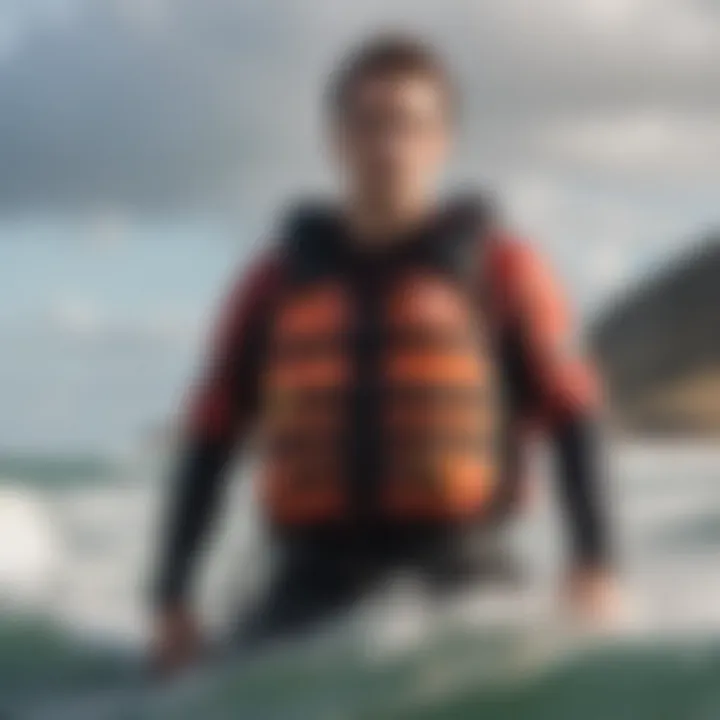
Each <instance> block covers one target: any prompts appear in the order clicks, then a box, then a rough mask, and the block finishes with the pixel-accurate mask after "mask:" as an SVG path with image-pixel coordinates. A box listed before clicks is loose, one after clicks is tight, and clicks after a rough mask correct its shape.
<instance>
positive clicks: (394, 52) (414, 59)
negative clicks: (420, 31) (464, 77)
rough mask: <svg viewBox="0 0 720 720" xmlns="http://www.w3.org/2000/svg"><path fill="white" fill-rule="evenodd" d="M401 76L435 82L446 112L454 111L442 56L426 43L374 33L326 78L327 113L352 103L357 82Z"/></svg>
mask: <svg viewBox="0 0 720 720" xmlns="http://www.w3.org/2000/svg"><path fill="white" fill-rule="evenodd" d="M403 75H405V76H413V77H418V78H424V79H426V80H428V81H429V82H431V83H433V84H434V85H436V86H437V88H438V91H439V93H440V94H441V95H442V96H443V99H444V101H445V103H446V105H447V109H448V111H449V113H450V114H451V115H453V114H454V113H455V111H456V109H457V107H456V106H457V98H456V92H455V87H454V83H453V80H452V78H451V75H450V72H449V70H448V67H447V65H446V64H445V61H444V60H443V58H441V56H440V54H439V53H438V52H437V51H436V50H435V49H434V48H433V47H432V46H431V45H430V44H428V43H427V42H424V41H423V40H421V39H419V38H416V37H412V36H409V35H399V34H392V35H379V36H375V37H373V38H371V39H369V40H367V41H365V42H364V43H362V44H361V45H360V46H359V47H357V48H355V50H354V51H352V52H351V53H350V54H349V55H348V56H346V58H345V60H344V61H343V62H341V64H340V66H339V68H338V69H337V70H336V72H335V73H333V75H332V76H331V78H330V83H329V86H328V89H327V95H326V101H327V109H328V111H329V113H330V115H331V116H333V117H335V118H337V117H341V116H342V115H344V114H345V113H346V112H347V110H348V109H349V107H350V106H351V105H352V100H353V94H354V93H355V91H356V90H357V88H358V86H359V85H361V84H362V83H364V82H366V81H367V80H373V79H382V78H387V77H392V76H403Z"/></svg>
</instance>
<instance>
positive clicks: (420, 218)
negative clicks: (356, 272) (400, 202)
mask: <svg viewBox="0 0 720 720" xmlns="http://www.w3.org/2000/svg"><path fill="white" fill-rule="evenodd" d="M434 211H435V204H434V203H433V202H432V201H430V200H427V199H425V200H422V201H419V202H414V203H408V204H407V205H405V206H404V207H394V208H391V207H387V206H386V207H384V208H379V207H378V206H377V205H372V204H369V203H362V202H351V203H349V204H348V205H347V207H346V217H347V222H348V225H349V227H350V232H351V236H352V237H353V238H354V239H355V240H356V242H357V243H358V244H359V245H363V246H366V247H369V248H372V247H384V246H387V245H389V244H392V243H393V242H397V241H399V240H400V239H401V238H403V237H407V236H408V235H410V234H411V233H412V232H413V231H414V230H415V229H417V228H418V227H420V226H422V225H423V224H424V223H425V222H427V219H428V217H430V216H431V215H432V214H433V212H434Z"/></svg>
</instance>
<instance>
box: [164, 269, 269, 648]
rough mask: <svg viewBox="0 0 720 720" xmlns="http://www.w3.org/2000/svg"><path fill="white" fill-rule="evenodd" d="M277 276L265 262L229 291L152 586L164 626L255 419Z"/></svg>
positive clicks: (194, 405)
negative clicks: (235, 456)
mask: <svg viewBox="0 0 720 720" xmlns="http://www.w3.org/2000/svg"><path fill="white" fill-rule="evenodd" d="M279 275H280V269H279V263H278V262H277V261H276V260H275V258H274V256H269V257H266V258H263V259H261V261H259V262H258V263H257V264H256V265H255V266H254V267H253V268H252V269H251V271H250V272H249V273H247V274H246V276H245V277H243V278H242V279H241V281H240V282H239V283H238V285H237V286H236V288H235V289H234V290H233V292H232V293H231V295H230V297H229V300H228V302H227V304H226V307H225V310H224V312H223V314H222V316H221V319H220V322H219V323H218V327H217V329H216V331H215V334H214V338H213V340H212V342H211V351H210V356H209V362H208V363H207V367H206V369H205V372H204V376H203V377H202V380H201V382H200V383H199V384H198V385H197V389H196V390H195V392H194V395H193V396H192V397H191V400H190V406H189V413H188V421H187V428H186V430H185V433H184V436H185V439H184V442H183V446H182V449H181V452H180V457H179V464H178V466H177V469H176V471H175V477H174V482H173V483H172V488H173V489H172V496H171V500H170V505H169V512H168V518H167V522H166V529H165V538H164V542H163V552H162V555H161V561H160V567H159V572H158V576H157V578H156V584H155V601H156V604H157V606H158V608H159V610H160V615H161V618H163V619H165V620H168V619H171V618H172V617H173V616H174V615H177V614H178V612H179V609H181V608H183V607H184V605H185V601H186V598H185V596H186V593H187V586H188V584H189V579H190V576H191V571H192V565H193V558H194V557H195V555H196V553H197V549H198V547H199V545H200V543H201V541H202V539H203V537H204V535H205V533H206V531H207V530H208V528H209V526H210V524H211V522H212V520H213V517H214V513H215V510H216V507H217V502H218V498H219V496H220V493H221V490H222V486H223V484H224V481H225V479H226V473H225V469H226V467H227V465H228V462H229V460H230V458H231V456H232V454H233V452H234V450H235V449H236V447H237V445H238V444H239V443H240V442H241V441H242V439H243V438H244V437H245V436H246V435H247V433H248V431H249V430H250V429H251V426H252V423H253V420H254V417H255V414H256V410H257V403H258V384H259V383H258V376H259V371H260V363H261V356H262V347H263V337H264V332H265V329H266V327H267V325H268V322H269V313H270V312H271V309H272V304H273V298H274V296H275V293H276V287H277V285H278V283H279ZM165 624H167V623H165ZM168 632H170V631H168ZM162 633H163V630H161V634H162Z"/></svg>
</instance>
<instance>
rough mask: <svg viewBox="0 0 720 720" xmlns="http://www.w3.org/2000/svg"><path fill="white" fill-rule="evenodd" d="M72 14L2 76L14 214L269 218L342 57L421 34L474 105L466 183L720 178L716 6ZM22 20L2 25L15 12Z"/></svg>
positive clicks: (137, 7)
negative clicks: (388, 28)
mask: <svg viewBox="0 0 720 720" xmlns="http://www.w3.org/2000/svg"><path fill="white" fill-rule="evenodd" d="M34 3H35V4H36V5H37V6H38V7H41V6H43V3H39V0H34ZM31 5H33V3H31ZM44 5H45V6H47V3H45V4H44ZM388 5H389V6H390V7H389V8H388ZM64 6H65V8H66V10H65V14H64V15H63V21H62V22H59V21H57V18H56V21H55V22H47V21H45V22H41V20H40V19H39V18H41V17H42V16H41V15H40V14H39V13H38V12H35V14H34V15H33V14H31V15H28V14H27V12H25V16H24V20H23V22H24V26H23V30H22V33H19V32H18V33H15V40H14V42H13V44H12V46H13V48H14V49H13V51H12V52H9V53H7V54H6V56H5V58H4V60H3V61H2V62H0V107H2V112H0V157H2V168H3V172H2V173H0V209H3V210H4V211H5V212H11V211H17V210H41V211H52V210H81V211H86V210H93V209H95V208H98V207H100V208H102V207H105V206H111V207H120V208H126V209H128V210H129V211H132V212H139V211H177V210H178V209H180V210H183V209H188V208H196V209H208V208H213V207H214V206H216V205H217V204H220V205H226V206H227V205H229V204H231V203H233V202H235V201H236V199H237V198H241V199H242V203H243V204H241V205H240V208H242V207H244V206H247V207H248V208H255V209H257V208H258V206H262V205H264V204H269V203H270V202H272V201H273V200H275V199H276V198H277V196H278V194H279V193H280V192H281V191H282V190H283V189H285V188H287V187H291V186H292V185H293V184H295V183H297V182H300V181H302V180H303V179H304V178H307V177H310V178H311V179H316V178H319V177H321V176H322V170H321V163H320V162H319V153H318V152H317V150H318V144H319V143H318V138H317V120H318V117H317V97H318V94H319V89H320V86H321V83H322V81H323V75H324V71H325V70H326V69H327V68H328V67H330V64H331V62H332V60H333V58H335V57H336V55H337V53H338V51H339V49H340V48H342V47H343V46H344V45H345V44H346V43H347V42H349V41H351V40H352V39H355V38H357V37H358V36H360V35H361V34H362V33H363V32H364V31H367V30H369V29H371V28H378V27H381V26H384V25H387V24H391V25H394V26H400V25H403V26H409V27H417V28H418V29H419V30H420V31H423V32H425V33H426V34H427V35H429V36H430V37H433V38H436V39H437V41H438V44H439V45H441V46H442V47H444V48H445V49H446V51H447V52H448V54H449V56H450V57H451V59H452V61H453V62H454V64H455V66H456V68H457V70H458V73H459V75H460V76H461V78H462V80H463V85H464V87H465V88H466V91H467V97H468V102H467V105H468V108H467V115H468V117H467V120H466V138H465V144H466V147H467V148H468V149H469V152H466V153H464V157H465V158H466V160H467V161H466V166H467V167H466V168H465V170H466V171H467V172H474V171H476V170H477V169H478V168H482V169H483V170H484V171H486V172H489V173H500V174H501V175H502V174H504V175H511V174H512V175H523V174H525V173H526V172H528V170H529V169H532V170H533V171H534V170H535V169H536V168H537V167H538V166H539V167H542V168H543V171H544V172H547V173H549V174H558V173H559V174H561V175H562V174H568V173H572V172H577V171H578V167H579V169H580V170H581V171H582V170H589V171H590V172H593V173H596V174H597V175H598V176H603V177H608V178H611V179H615V180H622V179H623V178H625V177H629V176H633V175H634V176H636V177H637V176H639V177H640V178H641V179H642V176H643V169H644V168H645V169H646V170H647V172H645V176H646V179H648V181H655V180H657V178H658V176H659V174H660V175H661V174H662V173H665V174H666V175H667V176H668V179H669V180H671V179H672V176H673V172H674V170H675V169H676V168H678V169H679V170H680V171H681V179H682V181H683V182H685V183H688V182H690V183H692V182H695V181H697V182H698V183H701V182H702V183H706V182H707V181H708V173H717V172H718V171H717V169H716V168H717V166H718V164H717V163H716V164H715V166H714V167H715V169H710V170H709V169H708V168H709V167H710V164H709V163H704V162H703V160H704V158H703V154H702V152H701V151H700V153H699V152H698V148H702V147H703V138H704V137H705V136H707V138H708V143H709V146H710V147H711V148H712V149H717V145H718V142H719V140H718V133H717V130H716V129H715V128H716V127H717V126H718V125H719V124H720V123H718V120H720V18H719V16H718V10H717V7H716V6H715V5H713V4H712V3H710V2H703V1H702V0H683V1H681V0H623V2H620V1H619V0H588V1H587V2H584V3H576V2H570V1H569V0H549V1H548V2H545V3H542V4H532V5H530V4H528V3H525V2H522V3H521V2H519V1H518V0H509V1H507V2H496V1H493V0H476V1H475V2H464V1H463V0H413V1H412V2H410V0H396V2H394V3H387V2H379V1H377V0H368V1H366V2H363V3H357V2H355V1H354V0H335V1H334V2H332V3H328V2H323V1H321V0H296V1H295V2H289V1H288V2H280V1H279V0H264V1H263V2H259V1H257V0H245V2H240V3H239V2H231V1H230V0H206V1H205V2H203V3H197V2H193V1H192V0H176V1H175V2H170V0H164V1H163V0H146V2H140V1H139V0H134V1H133V2H130V1H129V0H98V1H97V2H80V1H79V0H76V1H75V2H71V0H67V2H66V3H65V4H64ZM12 7H13V6H12V4H10V5H9V7H8V9H7V10H4V11H3V12H4V13H5V17H6V18H13V17H15V18H17V17H19V16H20V14H21V13H20V11H19V10H17V9H16V11H15V13H14V14H13V11H12ZM19 7H22V6H21V5H19V4H18V5H17V8H19ZM56 14H57V8H56ZM6 24H7V23H6ZM642 122H645V123H646V126H645V127H649V128H651V131H650V135H652V128H656V136H655V145H653V144H652V142H651V143H650V144H649V145H646V147H645V148H644V150H643V151H642V152H640V153H639V154H638V155H637V157H636V158H635V162H634V166H633V157H632V156H633V148H634V146H635V145H637V143H636V142H634V136H633V132H636V133H637V132H638V131H637V129H636V130H635V131H633V127H635V128H637V127H640V132H642V128H643V126H642V124H641V123H642ZM638 123H640V125H638ZM657 128H660V130H659V131H657ZM688 129H690V132H688ZM594 138H597V139H598V144H597V147H595V143H594ZM606 148H609V150H606ZM688 157H690V160H688ZM712 177H713V178H714V179H717V176H716V175H714V174H713V176H712Z"/></svg>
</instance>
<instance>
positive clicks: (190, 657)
mask: <svg viewBox="0 0 720 720" xmlns="http://www.w3.org/2000/svg"><path fill="white" fill-rule="evenodd" d="M201 647H202V642H201V637H200V630H199V627H198V624H197V621H196V620H195V617H194V616H193V614H192V613H191V612H190V611H189V610H188V609H187V608H184V607H182V606H177V607H172V608H165V609H163V610H162V611H161V612H160V615H159V616H158V618H157V620H156V625H155V636H154V638H153V646H152V649H151V656H152V657H151V660H152V663H153V667H154V669H155V671H156V672H157V673H158V674H159V675H161V676H168V675H172V674H175V673H177V672H179V671H180V670H183V669H184V668H186V667H188V666H189V665H191V664H192V663H193V662H194V661H195V660H196V659H197V658H198V657H199V655H200V650H201Z"/></svg>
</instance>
